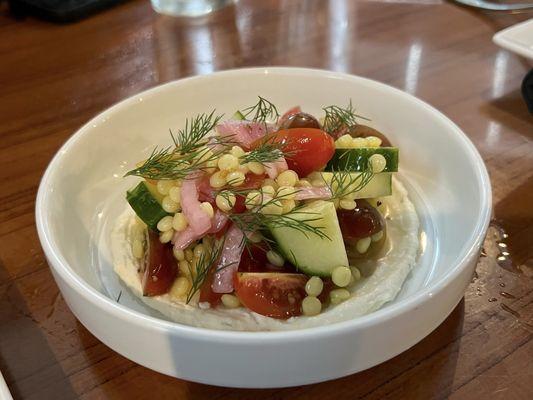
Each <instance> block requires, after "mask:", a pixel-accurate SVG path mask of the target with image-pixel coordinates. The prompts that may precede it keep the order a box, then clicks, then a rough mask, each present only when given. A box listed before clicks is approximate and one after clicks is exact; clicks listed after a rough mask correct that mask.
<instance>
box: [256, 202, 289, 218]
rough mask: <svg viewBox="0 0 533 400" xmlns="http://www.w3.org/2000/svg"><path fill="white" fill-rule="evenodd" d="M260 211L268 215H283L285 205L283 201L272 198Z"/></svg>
mask: <svg viewBox="0 0 533 400" xmlns="http://www.w3.org/2000/svg"><path fill="white" fill-rule="evenodd" d="M260 212H261V214H267V215H281V214H282V213H283V205H282V204H281V201H279V200H272V199H271V200H270V201H269V202H268V204H266V205H264V206H262V207H261V209H260Z"/></svg>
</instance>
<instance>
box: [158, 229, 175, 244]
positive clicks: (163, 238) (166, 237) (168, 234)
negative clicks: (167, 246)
mask: <svg viewBox="0 0 533 400" xmlns="http://www.w3.org/2000/svg"><path fill="white" fill-rule="evenodd" d="M172 236H174V230H173V229H171V230H169V231H165V232H162V233H161V234H160V235H159V241H160V242H161V243H168V242H170V240H172Z"/></svg>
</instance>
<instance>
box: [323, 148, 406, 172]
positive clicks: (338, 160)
mask: <svg viewBox="0 0 533 400" xmlns="http://www.w3.org/2000/svg"><path fill="white" fill-rule="evenodd" d="M373 154H381V155H382V156H383V157H385V160H386V161H387V164H386V166H385V169H384V170H383V171H382V172H397V171H398V162H399V150H398V148H397V147H362V148H357V149H335V153H334V154H333V158H332V159H331V160H329V162H328V165H327V166H326V168H325V171H353V172H361V171H364V170H365V169H366V167H367V165H368V159H369V158H370V156H372V155H373Z"/></svg>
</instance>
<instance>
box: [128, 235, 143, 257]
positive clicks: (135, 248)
mask: <svg viewBox="0 0 533 400" xmlns="http://www.w3.org/2000/svg"><path fill="white" fill-rule="evenodd" d="M131 253H132V254H133V257H135V258H143V257H144V245H143V242H142V241H141V240H139V239H135V240H134V241H133V243H132V244H131Z"/></svg>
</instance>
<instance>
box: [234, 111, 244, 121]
mask: <svg viewBox="0 0 533 400" xmlns="http://www.w3.org/2000/svg"><path fill="white" fill-rule="evenodd" d="M232 119H234V120H237V121H244V120H245V119H246V118H245V117H244V114H243V113H242V112H240V111H239V110H237V111H235V114H233V117H232Z"/></svg>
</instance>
